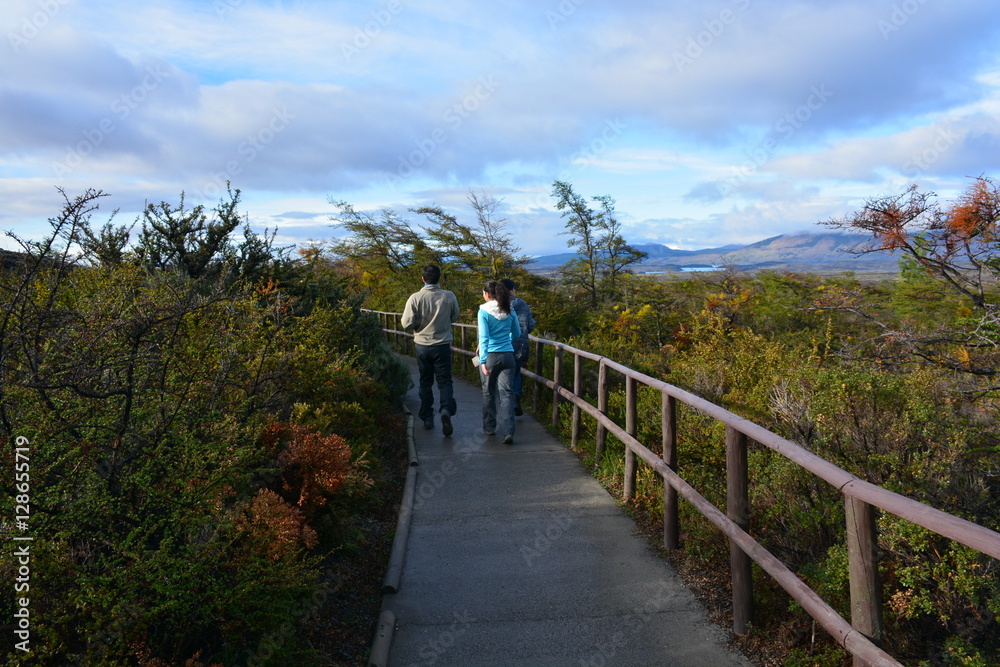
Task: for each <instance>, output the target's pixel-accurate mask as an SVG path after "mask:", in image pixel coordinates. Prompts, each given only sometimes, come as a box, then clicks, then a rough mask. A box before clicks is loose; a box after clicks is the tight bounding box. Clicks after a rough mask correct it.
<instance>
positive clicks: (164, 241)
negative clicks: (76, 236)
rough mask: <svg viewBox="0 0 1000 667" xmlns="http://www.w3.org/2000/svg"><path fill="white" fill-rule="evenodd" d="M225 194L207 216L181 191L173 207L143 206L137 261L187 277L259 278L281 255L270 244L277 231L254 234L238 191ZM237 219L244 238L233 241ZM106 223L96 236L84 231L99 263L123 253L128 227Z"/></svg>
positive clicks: (280, 252)
mask: <svg viewBox="0 0 1000 667" xmlns="http://www.w3.org/2000/svg"><path fill="white" fill-rule="evenodd" d="M227 192H228V195H229V196H228V199H220V200H219V203H218V204H217V205H216V207H215V208H214V209H212V214H213V215H211V216H210V215H209V212H208V211H207V210H206V209H205V207H204V206H202V205H201V204H199V205H197V206H195V207H194V208H192V209H187V208H186V207H185V202H184V193H183V192H182V193H181V201H180V204H178V205H177V206H174V205H172V204H169V203H167V202H160V203H159V204H155V205H154V204H147V205H146V208H145V210H144V211H143V213H142V216H141V220H142V231H141V232H140V234H139V238H138V240H137V242H136V246H135V249H134V250H133V251H132V256H133V258H134V259H135V261H136V263H137V264H139V265H140V266H143V267H145V268H146V269H147V270H152V271H155V270H160V269H171V270H177V271H180V272H181V273H183V274H185V275H187V276H188V277H189V278H202V277H214V276H221V275H223V274H226V273H229V274H230V275H233V276H237V275H238V276H240V277H244V278H250V279H251V280H252V279H255V278H257V277H260V275H261V274H262V272H263V271H265V270H266V269H267V268H268V267H269V266H270V265H271V263H272V261H274V260H276V259H279V258H280V256H281V255H282V254H283V250H279V249H275V248H274V247H273V242H274V236H275V233H276V231H277V230H275V231H274V232H271V234H270V236H268V235H267V233H266V232H265V235H264V236H258V235H257V234H256V233H254V232H253V231H252V230H251V229H250V223H249V221H247V220H246V219H245V218H242V217H241V216H240V213H239V211H238V206H239V202H240V191H239V190H232V189H227ZM137 222H138V221H137ZM241 222H243V224H244V226H243V237H244V240H243V242H242V243H240V244H239V245H234V244H233V242H232V238H231V237H232V234H233V232H234V231H235V230H236V228H237V227H239V226H240V223H241ZM109 225H110V223H109ZM109 225H105V228H104V230H102V233H101V235H100V236H99V237H98V236H96V235H94V234H93V233H92V232H88V234H87V238H88V243H89V245H85V249H87V248H90V249H91V254H94V255H96V256H97V257H98V259H99V260H101V261H102V262H105V261H113V260H115V259H121V258H122V257H124V254H123V253H122V248H123V247H124V241H125V239H126V238H127V235H128V231H130V230H131V228H129V229H128V230H124V229H118V230H115V229H113V228H111V227H110V226H109Z"/></svg>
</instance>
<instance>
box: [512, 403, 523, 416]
mask: <svg viewBox="0 0 1000 667" xmlns="http://www.w3.org/2000/svg"><path fill="white" fill-rule="evenodd" d="M514 416H515V417H523V416H524V410H522V409H521V406H520V405H515V406H514Z"/></svg>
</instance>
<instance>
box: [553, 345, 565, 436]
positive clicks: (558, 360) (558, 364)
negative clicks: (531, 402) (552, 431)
mask: <svg viewBox="0 0 1000 667" xmlns="http://www.w3.org/2000/svg"><path fill="white" fill-rule="evenodd" d="M562 362H563V346H562V345H556V353H555V359H554V360H553V361H552V381H553V382H555V383H556V387H561V386H562ZM558 425H559V392H558V391H556V390H555V389H553V390H552V428H556V427H557V426H558Z"/></svg>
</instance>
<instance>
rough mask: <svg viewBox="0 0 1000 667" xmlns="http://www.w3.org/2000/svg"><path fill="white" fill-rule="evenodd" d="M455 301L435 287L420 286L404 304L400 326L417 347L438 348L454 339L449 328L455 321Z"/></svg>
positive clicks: (456, 300)
mask: <svg viewBox="0 0 1000 667" xmlns="http://www.w3.org/2000/svg"><path fill="white" fill-rule="evenodd" d="M458 315H459V311H458V299H457V298H455V294H454V293H453V292H449V291H448V290H445V289H441V287H440V286H439V285H424V287H423V289H421V290H420V291H419V292H414V293H413V294H411V295H410V298H409V299H407V300H406V306H405V307H404V308H403V317H402V318H401V320H400V323H401V324H402V325H403V328H404V329H412V330H413V342H414V343H416V344H417V345H441V344H442V343H450V342H452V341H453V340H454V339H455V336H454V334H452V331H451V325H452V323H454V322H457V321H458Z"/></svg>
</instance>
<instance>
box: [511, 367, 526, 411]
mask: <svg viewBox="0 0 1000 667" xmlns="http://www.w3.org/2000/svg"><path fill="white" fill-rule="evenodd" d="M523 365H524V362H523V361H522V360H521V359H518V358H517V357H516V356H515V357H514V389H513V394H514V399H515V400H514V403H515V405H520V404H521V367H522V366H523Z"/></svg>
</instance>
